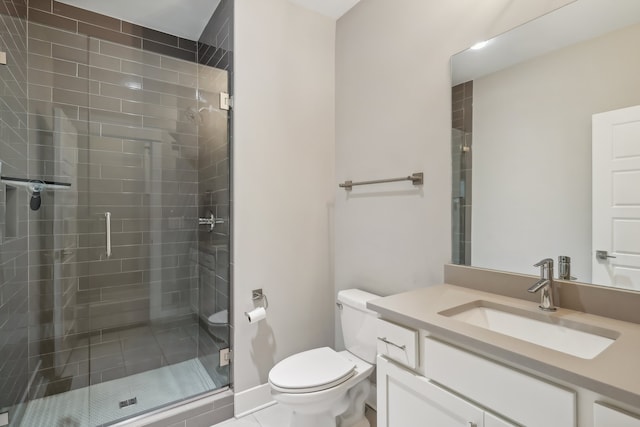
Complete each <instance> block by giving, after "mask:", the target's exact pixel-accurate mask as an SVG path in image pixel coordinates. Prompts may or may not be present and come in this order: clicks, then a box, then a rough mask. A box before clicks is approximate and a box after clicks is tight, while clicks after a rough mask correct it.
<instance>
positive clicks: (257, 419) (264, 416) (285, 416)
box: [215, 404, 377, 427]
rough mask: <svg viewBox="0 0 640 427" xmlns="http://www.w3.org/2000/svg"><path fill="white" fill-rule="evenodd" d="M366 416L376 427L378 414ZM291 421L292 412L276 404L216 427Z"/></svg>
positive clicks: (281, 426)
mask: <svg viewBox="0 0 640 427" xmlns="http://www.w3.org/2000/svg"><path fill="white" fill-rule="evenodd" d="M366 415H367V419H368V420H369V424H370V425H371V427H376V426H377V423H376V412H375V411H374V410H372V409H371V408H369V407H367V412H366ZM290 420H291V411H289V410H288V409H287V408H285V407H283V406H281V405H279V404H275V405H271V406H269V407H267V408H264V409H261V410H259V411H256V412H254V413H252V414H249V415H245V416H244V417H242V418H235V419H232V420H228V421H224V422H222V423H220V424H216V425H215V427H286V426H288V425H289V422H290Z"/></svg>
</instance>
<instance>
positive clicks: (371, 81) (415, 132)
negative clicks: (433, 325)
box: [335, 0, 568, 341]
mask: <svg viewBox="0 0 640 427" xmlns="http://www.w3.org/2000/svg"><path fill="white" fill-rule="evenodd" d="M566 3H568V1H567V0H544V1H539V0H526V1H524V0H523V1H518V2H514V1H511V0H495V1H488V2H478V1H476V0H458V1H455V2H444V1H440V0H399V1H393V2H391V1H385V0H364V1H362V2H360V3H359V4H358V5H356V6H355V7H354V8H353V9H352V10H351V11H349V12H348V13H347V14H346V15H344V16H343V17H342V18H340V19H339V20H338V25H337V35H336V152H337V154H336V176H337V180H338V181H342V180H344V179H350V178H351V177H361V178H362V179H371V178H378V177H381V178H386V177H394V176H403V175H407V174H409V173H412V172H420V171H422V172H424V173H425V176H424V182H425V184H424V186H423V187H422V191H420V192H418V193H416V192H411V186H406V185H405V186H400V187H396V186H393V187H392V186H387V187H384V186H378V187H376V189H375V190H373V194H372V195H371V196H370V197H366V196H362V197H360V198H358V199H355V198H347V197H344V195H343V196H342V197H338V198H337V199H336V209H335V222H336V229H335V230H336V232H335V236H336V240H335V248H336V251H335V271H336V274H335V283H336V288H337V289H336V290H340V289H345V288H350V287H362V288H363V289H366V290H369V291H372V292H376V293H379V294H381V295H390V294H394V293H398V292H402V291H406V290H410V289H415V288H419V287H424V286H431V285H435V284H438V283H442V281H443V264H444V263H446V262H449V261H450V259H451V170H452V169H451V149H450V141H451V76H450V65H449V61H450V57H451V55H453V54H455V53H457V52H459V51H461V50H463V49H466V48H467V47H469V46H471V45H473V44H474V43H476V42H478V41H480V40H487V39H489V38H491V37H492V36H495V35H496V34H500V33H501V32H503V31H506V30H508V29H509V28H512V27H514V26H516V25H519V24H521V23H523V22H526V21H528V20H530V19H532V18H534V17H536V16H539V15H541V14H543V13H546V12H548V11H550V10H552V9H554V8H556V7H559V6H561V5H563V4H566ZM407 187H408V188H407ZM376 193H377V194H376ZM381 193H382V194H381ZM383 194H384V195H386V196H387V197H383ZM338 341H340V338H339V337H338Z"/></svg>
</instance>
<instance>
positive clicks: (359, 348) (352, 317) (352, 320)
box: [338, 289, 380, 363]
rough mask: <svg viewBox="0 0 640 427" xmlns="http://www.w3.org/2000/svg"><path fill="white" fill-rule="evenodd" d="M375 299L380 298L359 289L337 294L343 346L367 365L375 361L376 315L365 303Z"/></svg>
mask: <svg viewBox="0 0 640 427" xmlns="http://www.w3.org/2000/svg"><path fill="white" fill-rule="evenodd" d="M377 298H380V296H379V295H375V294H372V293H369V292H365V291H361V290H360V289H347V290H344V291H340V292H338V303H339V307H341V309H340V310H339V313H340V323H341V324H342V335H343V337H344V345H345V347H346V349H347V350H348V351H349V352H350V353H352V354H354V355H356V356H358V357H359V358H360V359H362V360H364V361H366V362H369V363H375V361H376V322H375V320H376V318H377V317H378V314H377V313H376V312H375V311H372V310H369V309H368V308H367V301H370V300H373V299H377Z"/></svg>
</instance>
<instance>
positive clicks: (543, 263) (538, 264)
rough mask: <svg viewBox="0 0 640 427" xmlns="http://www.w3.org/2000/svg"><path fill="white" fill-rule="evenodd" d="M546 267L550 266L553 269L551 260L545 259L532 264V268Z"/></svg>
mask: <svg viewBox="0 0 640 427" xmlns="http://www.w3.org/2000/svg"><path fill="white" fill-rule="evenodd" d="M547 265H550V266H552V267H553V259H551V258H545V259H543V260H541V261H538V262H536V263H535V264H533V266H534V267H545V266H547Z"/></svg>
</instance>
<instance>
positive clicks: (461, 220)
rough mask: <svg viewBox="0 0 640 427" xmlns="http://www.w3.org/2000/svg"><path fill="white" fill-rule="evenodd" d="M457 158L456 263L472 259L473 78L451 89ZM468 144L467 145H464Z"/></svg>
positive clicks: (454, 158) (453, 154) (454, 157)
mask: <svg viewBox="0 0 640 427" xmlns="http://www.w3.org/2000/svg"><path fill="white" fill-rule="evenodd" d="M451 101H452V110H451V113H452V114H451V117H452V123H451V125H452V128H453V132H454V135H452V145H451V157H452V161H453V169H452V172H453V176H452V183H453V189H452V190H453V192H452V195H453V198H454V199H453V206H452V211H451V212H452V225H453V230H452V241H453V245H452V260H453V262H454V263H455V264H463V265H465V264H466V265H470V263H471V244H472V243H471V210H472V191H471V190H472V184H473V183H472V181H471V171H472V158H473V149H472V145H473V144H472V142H473V128H472V127H473V81H468V82H466V83H461V84H459V85H456V86H454V87H453V88H452V90H451ZM463 148H464V149H463Z"/></svg>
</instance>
